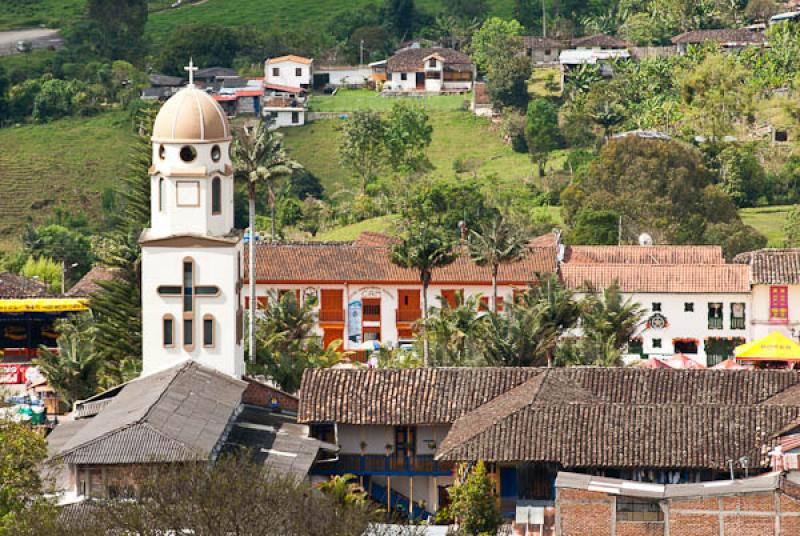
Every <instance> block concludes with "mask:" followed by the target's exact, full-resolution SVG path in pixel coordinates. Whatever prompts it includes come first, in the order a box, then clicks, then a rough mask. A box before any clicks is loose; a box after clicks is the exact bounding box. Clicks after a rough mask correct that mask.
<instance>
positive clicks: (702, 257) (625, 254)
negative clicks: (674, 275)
mask: <svg viewBox="0 0 800 536" xmlns="http://www.w3.org/2000/svg"><path fill="white" fill-rule="evenodd" d="M564 262H567V263H572V264H600V263H602V264H725V257H724V255H723V254H722V248H721V247H720V246H569V247H568V248H567V251H566V254H565V257H564Z"/></svg>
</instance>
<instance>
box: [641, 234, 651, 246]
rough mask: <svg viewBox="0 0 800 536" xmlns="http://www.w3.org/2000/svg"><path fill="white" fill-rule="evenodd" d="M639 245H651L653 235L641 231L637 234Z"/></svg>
mask: <svg viewBox="0 0 800 536" xmlns="http://www.w3.org/2000/svg"><path fill="white" fill-rule="evenodd" d="M639 245H640V246H652V245H653V237H652V236H650V235H649V234H647V233H642V234H640V235H639Z"/></svg>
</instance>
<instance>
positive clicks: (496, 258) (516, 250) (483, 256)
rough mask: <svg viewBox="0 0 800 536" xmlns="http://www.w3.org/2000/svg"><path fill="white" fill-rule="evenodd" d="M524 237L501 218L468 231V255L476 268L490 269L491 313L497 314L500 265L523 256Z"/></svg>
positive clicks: (517, 229)
mask: <svg viewBox="0 0 800 536" xmlns="http://www.w3.org/2000/svg"><path fill="white" fill-rule="evenodd" d="M526 242H527V240H526V237H525V236H524V235H523V234H522V233H521V232H520V230H519V228H517V227H515V226H513V225H511V224H510V223H508V222H507V221H506V220H505V218H503V216H498V217H497V218H495V219H494V220H493V221H491V222H489V223H485V224H483V225H481V226H480V227H479V229H478V230H477V231H474V230H473V231H470V234H469V244H468V245H469V254H470V257H471V258H472V260H473V261H474V262H475V264H477V265H478V266H490V267H491V269H492V306H491V307H492V311H494V312H495V313H496V312H497V273H498V272H499V270H500V265H501V264H506V263H512V262H514V261H518V260H519V259H520V258H522V256H523V255H525V244H526Z"/></svg>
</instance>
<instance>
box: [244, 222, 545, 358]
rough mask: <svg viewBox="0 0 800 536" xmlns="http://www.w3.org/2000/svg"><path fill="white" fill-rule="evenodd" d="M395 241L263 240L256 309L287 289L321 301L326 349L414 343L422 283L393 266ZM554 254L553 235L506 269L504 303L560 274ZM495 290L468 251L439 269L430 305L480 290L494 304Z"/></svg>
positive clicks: (501, 284) (501, 286) (501, 287)
mask: <svg viewBox="0 0 800 536" xmlns="http://www.w3.org/2000/svg"><path fill="white" fill-rule="evenodd" d="M390 246H391V239H390V238H389V237H387V236H384V235H380V234H376V233H364V234H362V235H361V236H360V237H359V238H358V239H357V240H355V241H353V242H335V243H331V242H318V243H314V242H298V243H280V244H259V245H258V246H257V248H256V285H257V288H256V295H257V300H258V306H259V307H264V306H266V304H267V303H268V301H269V299H270V296H273V297H277V296H280V294H281V293H284V292H294V293H295V294H296V296H297V298H298V299H301V298H303V299H305V298H308V297H313V298H315V301H316V303H317V306H316V307H317V318H318V325H317V332H318V335H320V336H321V337H322V338H323V342H324V344H325V345H326V346H327V345H328V344H330V343H331V342H332V341H335V340H343V341H344V347H345V349H346V350H358V349H360V348H361V347H362V346H363V345H364V343H365V342H368V341H377V342H379V343H380V344H381V345H384V346H393V347H396V346H402V345H408V344H411V343H413V340H414V325H415V323H416V322H417V321H418V320H419V319H420V318H421V317H422V283H421V282H420V280H419V274H418V273H417V272H416V271H415V270H409V269H405V268H401V267H399V266H396V265H394V264H392V262H391V260H390V258H389V253H390ZM556 251H557V250H556V245H555V240H554V238H553V237H552V236H545V237H542V238H539V239H536V240H534V241H533V242H531V245H530V246H529V247H528V249H527V252H526V255H525V256H524V258H523V259H522V260H520V261H518V262H515V263H512V264H507V265H503V266H501V267H500V274H499V279H498V294H499V299H498V303H502V302H503V301H506V300H510V299H511V298H512V296H513V293H514V290H521V289H525V288H527V286H528V284H529V283H530V282H531V281H533V280H534V278H535V274H536V273H553V272H555V270H556V256H557V255H556ZM245 265H247V263H245ZM247 284H249V278H248V282H247ZM491 289H492V284H491V273H490V268H488V267H480V266H477V265H476V264H475V263H473V262H472V261H471V260H470V259H469V256H468V255H467V254H465V255H462V256H460V257H459V258H458V259H457V260H456V261H455V262H454V263H453V264H451V265H450V266H446V267H443V268H439V269H435V270H434V271H433V282H432V283H431V285H430V287H429V288H428V304H429V306H431V307H436V306H439V305H440V304H441V303H442V302H441V301H440V300H446V301H447V302H448V303H450V304H451V305H454V304H455V303H456V299H457V298H456V296H458V295H461V296H471V295H476V294H480V295H482V297H483V300H484V301H488V298H489V296H490V294H491V291H492V290H491ZM245 296H247V293H245Z"/></svg>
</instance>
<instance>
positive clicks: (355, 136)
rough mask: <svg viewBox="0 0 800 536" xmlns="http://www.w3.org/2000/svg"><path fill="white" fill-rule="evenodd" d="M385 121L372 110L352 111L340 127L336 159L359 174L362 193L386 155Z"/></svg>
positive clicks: (372, 180)
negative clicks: (337, 156)
mask: <svg viewBox="0 0 800 536" xmlns="http://www.w3.org/2000/svg"><path fill="white" fill-rule="evenodd" d="M386 128H387V126H386V123H384V121H383V119H382V118H381V116H380V115H379V114H378V113H377V112H374V111H358V112H354V113H353V114H352V115H351V116H350V118H349V119H348V120H347V121H346V122H345V123H344V125H343V127H342V131H341V133H342V135H341V138H340V141H339V160H340V161H341V163H342V165H343V166H344V167H346V168H349V169H351V170H353V172H354V173H355V174H356V176H357V177H358V178H359V192H360V193H361V194H362V195H364V194H366V192H367V187H369V185H370V184H372V183H373V182H374V181H375V179H376V177H377V173H378V170H379V169H380V168H381V166H382V164H383V162H384V158H385V155H386V144H385V143H384V141H385V139H386Z"/></svg>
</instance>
